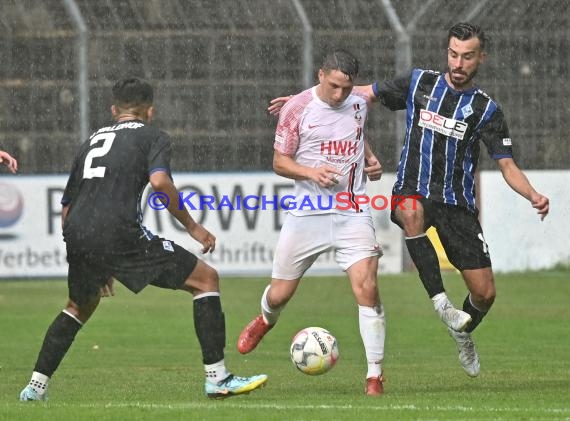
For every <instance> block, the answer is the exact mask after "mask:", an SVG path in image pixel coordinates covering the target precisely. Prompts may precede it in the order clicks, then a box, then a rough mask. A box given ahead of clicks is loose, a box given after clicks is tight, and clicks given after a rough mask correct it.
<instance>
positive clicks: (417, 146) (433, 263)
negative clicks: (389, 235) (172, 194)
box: [269, 22, 549, 377]
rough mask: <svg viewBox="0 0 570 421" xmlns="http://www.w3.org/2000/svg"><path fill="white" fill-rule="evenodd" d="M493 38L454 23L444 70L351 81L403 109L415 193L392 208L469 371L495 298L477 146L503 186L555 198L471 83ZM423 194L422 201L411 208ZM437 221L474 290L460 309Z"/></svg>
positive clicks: (399, 188)
mask: <svg viewBox="0 0 570 421" xmlns="http://www.w3.org/2000/svg"><path fill="white" fill-rule="evenodd" d="M487 42H488V41H487V37H486V36H485V34H484V32H483V31H482V30H481V28H480V27H479V26H477V25H472V24H470V23H463V22H462V23H458V24H456V25H454V26H452V27H451V28H450V29H449V32H448V47H447V65H448V69H447V71H446V72H437V71H432V70H423V69H413V70H412V71H411V73H409V74H407V75H405V76H403V77H399V78H396V79H394V80H387V81H384V82H382V83H379V82H376V83H374V84H372V85H368V86H364V87H355V89H356V90H358V91H360V92H361V93H365V94H367V95H369V96H370V97H372V98H373V100H376V101H380V102H381V103H382V104H383V105H384V106H386V107H387V108H389V109H390V110H406V112H407V115H406V123H407V127H406V132H405V138H404V146H403V148H402V152H401V156H400V162H399V164H398V168H397V179H396V183H395V185H394V188H393V194H394V195H398V196H410V198H408V199H404V200H402V201H401V202H400V203H398V204H397V206H395V208H394V210H393V211H392V213H391V218H392V221H393V222H394V223H396V224H397V225H399V226H400V227H401V228H402V229H403V230H404V234H405V238H406V246H407V249H408V251H409V253H410V256H411V258H412V260H413V262H414V264H415V265H416V267H417V269H418V272H419V277H420V279H421V281H422V283H423V286H424V288H425V290H426V291H427V293H428V295H429V297H430V298H431V300H432V302H433V305H434V308H435V311H436V312H437V314H438V315H439V317H440V318H441V320H442V321H443V322H444V323H445V325H446V326H447V328H448V331H449V334H450V335H451V337H452V338H453V339H454V340H455V343H456V345H457V348H458V351H459V361H460V363H461V365H462V367H463V369H464V370H465V372H466V373H467V375H469V376H471V377H475V376H477V375H478V374H479V372H480V362H479V356H478V354H477V352H476V349H475V345H474V342H473V338H472V332H473V331H474V330H475V328H476V327H477V326H478V325H479V324H480V323H481V321H482V320H483V317H484V316H485V315H486V314H487V312H488V311H489V310H490V308H491V306H492V305H493V302H494V300H495V295H496V291H495V284H494V277H493V270H492V267H491V259H490V255H489V249H488V246H487V243H486V242H485V238H484V236H483V230H482V229H481V225H480V223H479V220H478V210H477V208H476V205H475V171H476V169H477V163H478V159H479V153H480V147H481V143H482V144H483V145H484V146H485V147H486V149H487V151H488V153H489V154H490V156H491V158H492V159H494V160H495V161H496V162H497V164H498V166H499V169H500V170H501V173H502V175H503V177H504V179H505V181H506V182H507V184H508V185H509V186H510V187H511V188H512V189H513V190H514V191H516V192H517V193H519V194H520V195H521V196H523V197H524V198H525V199H527V200H528V201H529V202H530V203H531V205H532V207H533V208H535V209H536V210H537V213H538V215H540V218H541V219H544V218H545V217H546V216H547V215H548V210H549V199H548V198H547V197H546V196H544V195H542V194H540V193H538V192H537V191H536V190H535V189H534V188H533V186H532V185H531V184H530V182H529V180H528V179H527V177H526V176H525V175H524V173H523V172H522V171H521V170H520V169H519V167H518V166H517V164H516V163H515V161H514V158H513V150H512V140H511V138H510V135H509V129H508V126H507V123H506V121H505V119H504V115H503V111H502V110H501V107H500V106H499V105H498V104H497V103H496V102H495V101H494V100H493V99H492V98H490V97H489V95H487V94H486V93H485V92H484V91H482V90H481V89H480V88H478V87H477V86H476V85H475V84H474V77H475V75H476V74H477V71H478V69H479V66H480V65H482V64H483V63H484V62H485V59H486V57H487V52H486V47H487ZM287 100H288V97H280V98H276V99H274V100H273V101H272V102H271V106H270V107H269V111H270V112H271V113H273V114H276V113H278V112H279V110H280V107H281V106H282V104H283V102H285V101H287ZM417 195H420V196H421V199H419V201H418V204H417V206H415V204H416V197H417ZM411 196H413V197H411ZM431 226H433V227H435V228H436V230H437V233H438V235H439V238H440V240H441V242H442V245H443V247H444V249H445V252H446V254H447V256H448V258H449V260H450V262H451V263H452V264H453V265H454V266H455V267H456V268H457V269H458V270H459V271H460V272H461V274H462V276H463V279H464V281H465V285H466V286H467V289H468V290H469V293H468V294H467V296H466V297H465V300H464V302H463V307H462V310H459V309H456V308H455V307H454V306H453V305H452V303H451V302H450V300H449V298H448V297H447V295H446V293H445V288H444V285H443V281H442V277H441V272H440V267H439V261H438V258H437V253H436V251H435V249H434V247H433V244H432V243H431V241H430V240H429V238H428V237H427V235H426V231H427V229H428V228H429V227H431Z"/></svg>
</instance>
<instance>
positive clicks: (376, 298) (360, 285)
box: [346, 256, 386, 395]
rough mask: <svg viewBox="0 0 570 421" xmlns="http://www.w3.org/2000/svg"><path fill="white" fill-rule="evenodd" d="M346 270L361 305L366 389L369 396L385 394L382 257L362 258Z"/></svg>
mask: <svg viewBox="0 0 570 421" xmlns="http://www.w3.org/2000/svg"><path fill="white" fill-rule="evenodd" d="M346 273H347V275H348V278H349V279H350V284H351V286H352V292H353V294H354V297H355V298H356V302H357V304H358V322H359V327H360V336H361V337H362V342H363V344H364V350H365V354H366V361H367V364H368V370H367V373H366V382H365V389H364V392H365V393H366V394H367V395H381V394H383V393H384V385H383V381H384V379H383V377H382V374H383V369H382V363H383V361H384V342H385V339H386V319H385V317H384V308H383V306H382V303H381V301H380V295H379V292H378V282H377V273H378V257H376V256H373V257H368V258H365V259H362V260H360V261H358V262H356V263H354V264H353V265H352V266H350V267H349V268H348V269H347V271H346Z"/></svg>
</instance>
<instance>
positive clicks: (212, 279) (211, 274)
mask: <svg viewBox="0 0 570 421" xmlns="http://www.w3.org/2000/svg"><path fill="white" fill-rule="evenodd" d="M204 281H205V283H206V285H208V286H209V287H211V288H212V290H213V291H217V290H218V289H219V285H220V275H219V274H218V271H217V270H216V269H214V268H213V267H211V266H208V267H207V269H206V270H205V274H204Z"/></svg>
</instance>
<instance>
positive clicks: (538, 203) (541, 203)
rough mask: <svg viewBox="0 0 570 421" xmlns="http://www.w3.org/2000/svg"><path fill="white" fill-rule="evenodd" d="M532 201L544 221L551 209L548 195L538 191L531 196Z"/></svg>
mask: <svg viewBox="0 0 570 421" xmlns="http://www.w3.org/2000/svg"><path fill="white" fill-rule="evenodd" d="M530 203H532V207H533V208H535V209H537V210H538V212H537V213H538V214H539V215H540V220H541V221H543V220H544V218H546V215H548V211H549V210H550V200H549V199H548V197H546V196H543V195H542V194H540V193H536V194H534V195H532V196H531V198H530Z"/></svg>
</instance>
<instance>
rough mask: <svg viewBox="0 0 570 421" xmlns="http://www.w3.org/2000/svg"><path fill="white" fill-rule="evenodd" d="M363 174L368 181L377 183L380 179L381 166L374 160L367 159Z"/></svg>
mask: <svg viewBox="0 0 570 421" xmlns="http://www.w3.org/2000/svg"><path fill="white" fill-rule="evenodd" d="M364 173H365V174H366V175H367V176H368V179H369V180H370V181H378V180H380V178H382V173H383V170H382V165H381V164H380V162H378V160H377V159H376V158H368V159H366V166H365V167H364Z"/></svg>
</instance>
